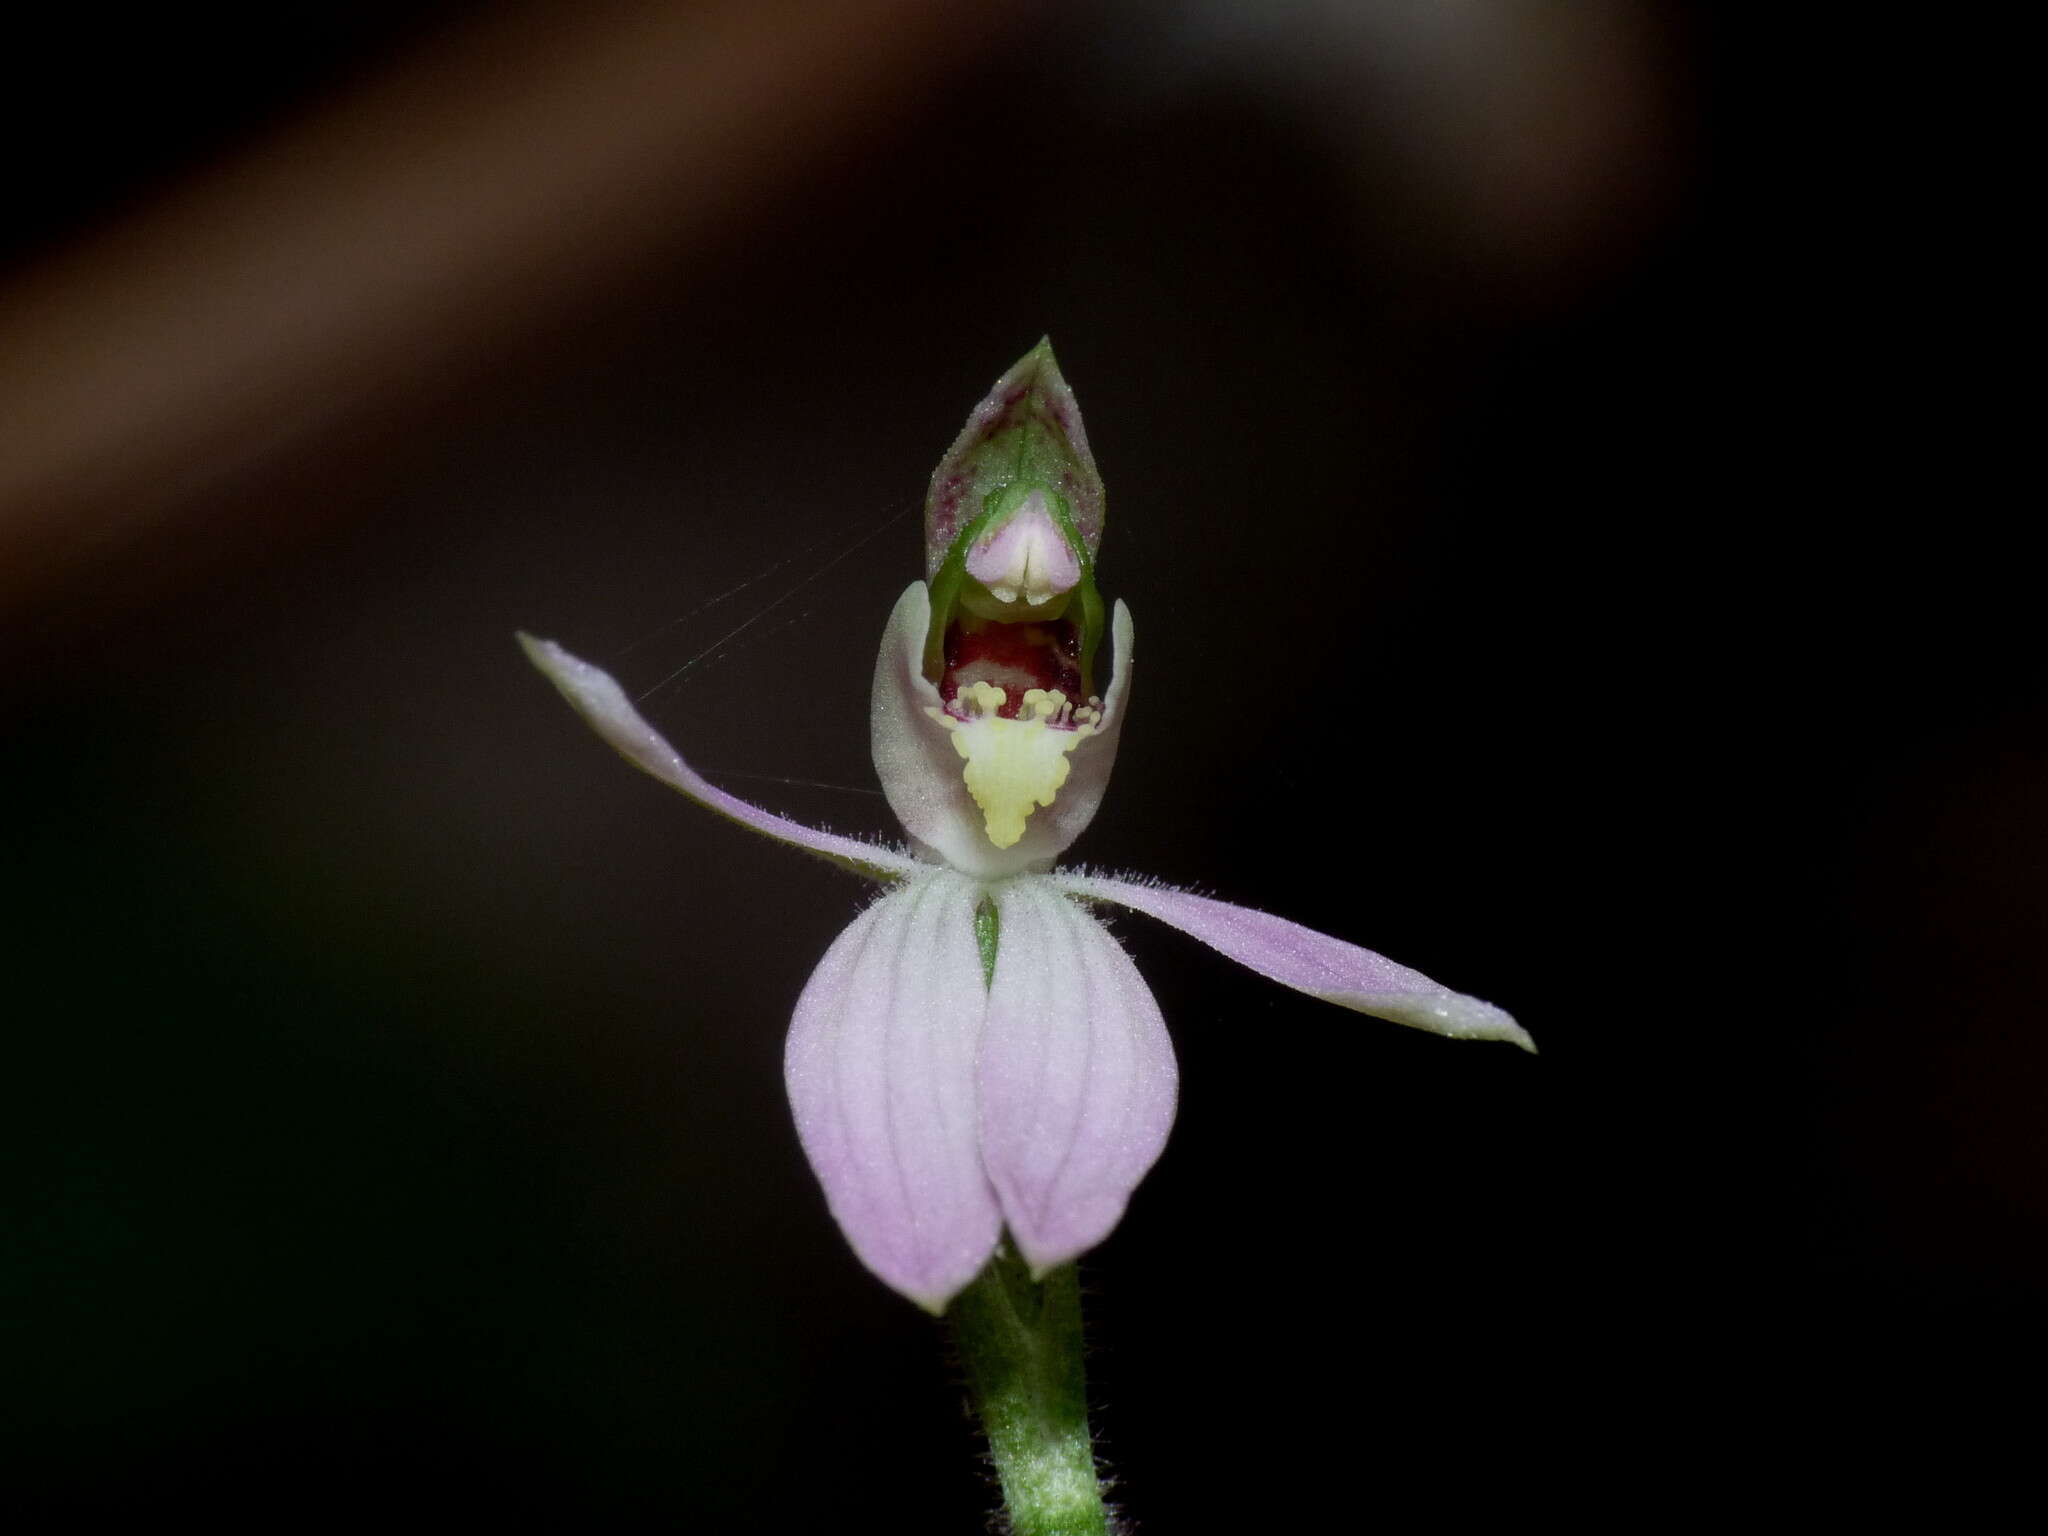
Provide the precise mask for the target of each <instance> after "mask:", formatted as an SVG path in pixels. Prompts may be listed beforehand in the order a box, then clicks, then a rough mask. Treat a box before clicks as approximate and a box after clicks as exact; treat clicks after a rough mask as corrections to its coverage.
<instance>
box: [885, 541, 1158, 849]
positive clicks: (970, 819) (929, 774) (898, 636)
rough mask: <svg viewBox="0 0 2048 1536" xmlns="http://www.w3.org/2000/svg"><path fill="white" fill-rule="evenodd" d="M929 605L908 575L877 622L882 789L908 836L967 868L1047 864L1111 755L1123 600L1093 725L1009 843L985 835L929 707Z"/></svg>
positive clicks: (1119, 703) (1126, 640) (1073, 833)
mask: <svg viewBox="0 0 2048 1536" xmlns="http://www.w3.org/2000/svg"><path fill="white" fill-rule="evenodd" d="M931 612H932V610H931V596H930V594H929V593H928V592H927V591H926V589H925V585H924V583H923V582H921V581H919V582H913V583H912V584H911V585H910V586H909V587H908V588H907V589H906V590H905V591H904V593H903V596H902V597H901V598H900V599H898V600H897V603H896V608H895V611H894V612H892V613H891V614H890V615H889V623H888V627H887V628H886V629H885V630H883V632H882V648H881V652H880V654H879V655H877V656H876V658H875V691H874V701H873V712H872V714H871V716H870V720H871V729H872V737H873V743H874V752H875V773H876V775H877V776H878V777H879V778H880V779H881V781H882V792H883V794H885V795H887V796H888V797H889V807H890V809H891V810H893V811H895V813H896V818H897V820H899V821H901V822H902V823H903V827H904V830H905V831H907V832H908V833H909V834H910V836H911V838H912V839H913V841H915V842H916V843H917V844H919V845H920V846H921V847H923V848H924V849H926V850H928V851H929V852H930V853H931V855H932V856H933V857H934V858H937V859H941V860H943V861H944V862H945V863H947V864H950V865H951V866H952V867H953V868H955V869H957V870H960V871H961V872H962V873H964V874H970V875H974V876H976V877H977V878H979V879H983V880H1000V879H1003V878H1004V877H1005V876H1008V875H1014V874H1018V873H1020V872H1022V871H1025V870H1043V869H1048V868H1050V867H1051V865H1052V861H1053V860H1054V859H1056V858H1058V857H1059V855H1060V854H1061V853H1063V852H1064V851H1065V850H1066V848H1067V845H1068V844H1069V843H1071V842H1073V841H1074V839H1075V838H1077V837H1079V836H1080V835H1081V834H1082V832H1083V831H1085V830H1086V829H1087V826H1088V823H1089V822H1091V821H1093V820H1094V819H1095V811H1096V808H1097V807H1098V806H1100V805H1101V804H1102V795H1103V791H1104V790H1106V789H1107V788H1108V787H1109V774H1110V770H1111V769H1112V768H1113V767H1114V766H1115V765H1116V748H1117V739H1118V737H1119V736H1120V734H1121V733H1122V730H1123V720H1124V708H1125V704H1126V701H1127V700H1128V698H1129V695H1130V687H1131V643H1132V629H1131V614H1130V610H1129V609H1128V608H1126V607H1125V606H1124V605H1123V604H1122V603H1118V604H1117V605H1116V613H1115V616H1114V619H1113V620H1112V623H1111V629H1110V633H1111V637H1112V641H1113V643H1114V645H1115V647H1116V663H1115V671H1114V673H1113V674H1112V676H1111V679H1110V684H1109V692H1108V693H1107V694H1105V695H1104V696H1103V700H1102V718H1101V720H1099V721H1098V722H1097V723H1096V728H1095V731H1094V734H1092V735H1090V736H1088V737H1087V738H1086V739H1085V740H1083V741H1082V742H1081V743H1080V744H1079V745H1078V746H1076V747H1075V748H1074V750H1073V751H1072V752H1071V753H1070V754H1068V757H1067V763H1068V770H1067V781H1066V783H1065V784H1063V785H1062V786H1061V787H1060V790H1059V793H1058V794H1057V795H1056V796H1055V797H1054V799H1053V803H1052V804H1051V805H1049V806H1042V807H1039V808H1038V809H1036V810H1034V811H1032V813H1031V815H1030V818H1029V819H1028V820H1027V821H1026V822H1025V825H1024V836H1023V837H1022V839H1021V840H1019V841H1018V842H1016V843H1015V844H1013V845H1012V846H1010V847H1008V848H998V847H996V846H995V844H994V843H992V842H990V841H989V839H988V832H987V830H986V824H985V821H984V818H983V815H982V811H981V807H979V806H978V805H976V804H975V803H974V797H973V796H972V795H970V794H969V793H968V792H967V780H966V777H965V775H964V774H963V772H962V768H963V764H962V762H961V759H960V753H959V750H958V749H957V748H956V747H955V746H954V745H953V739H952V737H951V735H950V734H949V733H948V732H947V731H946V729H945V728H944V727H943V726H941V725H940V724H939V723H938V722H937V721H936V720H934V719H933V718H932V716H931V714H930V711H932V710H935V709H938V708H939V707H940V704H939V690H938V689H937V688H935V687H934V686H933V685H932V684H931V682H930V680H929V679H927V678H926V677H925V675H924V649H925V632H926V631H927V630H928V629H929V628H930V626H931Z"/></svg>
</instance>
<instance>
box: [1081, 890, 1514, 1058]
mask: <svg viewBox="0 0 2048 1536" xmlns="http://www.w3.org/2000/svg"><path fill="white" fill-rule="evenodd" d="M1053 879H1054V880H1055V881H1056V882H1057V883H1058V884H1059V885H1060V886H1062V887H1063V888H1065V889H1066V890H1069V891H1072V892H1073V893H1074V894H1075V895H1077V896H1084V897H1087V898H1089V899H1090V900H1095V901H1113V902H1116V903H1118V904H1119V905H1121V906H1126V907H1129V908H1131V909H1132V910H1133V911H1137V912H1143V913H1144V914H1145V915H1146V916H1148V917H1156V918H1158V919H1159V921H1161V922H1162V923H1167V924H1170V925H1171V926H1173V927H1175V928H1178V929H1180V931H1181V932H1182V933H1186V934H1192V935H1193V936H1194V937H1195V938H1198V939H1200V940H1201V941H1202V942H1203V943H1204V944H1207V945H1208V946H1209V947H1210V948H1211V949H1214V950H1217V951H1219V952H1221V953H1223V954H1225V955H1228V956H1229V957H1230V958H1231V959H1233V960H1235V961H1236V962H1237V963H1238V964H1240V965H1243V966H1247V967H1249V968H1250V969H1252V970H1254V971H1257V972H1258V973H1259V974H1260V975H1261V976H1264V977H1266V978H1268V979H1269V980H1272V981H1277V982H1279V983H1280V985H1282V986H1283V987H1292V988H1294V990H1295V991H1297V992H1306V993H1308V994H1309V996H1311V997H1320V998H1322V999H1323V1000H1324V1001H1325V1002H1331V1003H1335V1004H1337V1005H1338V1006H1339V1007H1341V1008H1351V1009H1355V1010H1356V1011H1357V1012H1359V1013H1369V1014H1371V1015H1372V1016H1373V1017H1374V1018H1376V1019H1387V1020H1390V1021H1391V1022H1393V1023H1395V1024H1408V1025H1412V1026H1413V1027H1414V1028H1416V1029H1427V1030H1430V1031H1432V1032H1434V1033H1436V1034H1439V1035H1453V1036H1457V1037H1459V1038H1461V1039H1467V1040H1511V1041H1513V1042H1514V1043H1515V1044H1516V1045H1519V1046H1520V1047H1521V1048H1522V1049H1523V1050H1525V1051H1531V1052H1533V1051H1534V1050H1535V1049H1536V1042H1535V1041H1533V1040H1531V1039H1530V1038H1529V1032H1528V1031H1527V1030H1525V1029H1523V1028H1522V1026H1521V1025H1519V1024H1517V1023H1516V1022H1515V1021H1514V1019H1513V1018H1511V1017H1510V1016H1509V1015H1508V1013H1507V1012H1506V1011H1505V1010H1504V1009H1500V1008H1496V1007H1494V1005H1493V1004H1491V1003H1484V1002H1481V1001H1480V1000H1479V999H1478V998H1476V997H1467V996H1466V995H1465V994H1464V993H1462V992H1453V991H1452V990H1451V989H1450V988H1449V987H1444V986H1439V985H1438V984H1437V983H1436V982H1433V981H1431V980H1430V979H1429V978H1428V977H1427V976H1425V975H1423V974H1422V973H1421V972H1420V971H1411V970H1409V969H1408V967H1407V966H1405V965H1396V964H1395V963H1394V962H1393V961H1391V960H1389V959H1387V958H1386V957H1385V956H1383V955H1376V954H1374V953H1373V952H1372V951H1371V950H1369V949H1360V948H1359V947H1358V946H1357V945H1356V944H1347V943H1345V942H1344V940H1342V939H1333V938H1331V937H1330V936H1329V935H1328V934H1325V933H1317V932H1316V931H1315V930H1314V929H1313V928H1304V927H1302V925H1301V924H1299V923H1290V922H1289V921H1288V920H1287V919H1286V918H1284V917H1273V916H1270V915H1269V914H1267V913H1264V912H1258V911H1254V910H1253V909H1252V908H1250V907H1239V906H1233V905H1231V904H1230V903H1229V902H1227V901H1214V900H1212V899H1210V898H1209V897H1207V896H1195V895H1191V894H1189V893H1188V892H1186V891H1176V890H1174V889H1172V888H1171V887H1169V886H1158V885H1139V884H1134V883H1132V882H1130V881H1125V880H1105V879H1102V878H1101V877H1099V876H1096V875H1082V874H1064V873H1063V874H1059V875H1055V876H1054V877H1053Z"/></svg>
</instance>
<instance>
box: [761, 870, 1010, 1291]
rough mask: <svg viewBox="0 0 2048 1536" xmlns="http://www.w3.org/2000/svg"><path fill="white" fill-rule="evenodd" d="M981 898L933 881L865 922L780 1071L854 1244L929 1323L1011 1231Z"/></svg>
mask: <svg viewBox="0 0 2048 1536" xmlns="http://www.w3.org/2000/svg"><path fill="white" fill-rule="evenodd" d="M979 900H980V890H979V888H978V887H977V886H976V885H975V884H974V883H973V882H972V881H970V880H966V879H963V878H962V877H960V876H959V875H955V874H952V873H950V872H946V871H938V870H935V871H931V872H929V873H927V874H926V875H925V876H924V877H923V878H921V879H918V880H913V881H911V882H910V883H909V884H908V885H905V886H904V887H902V888H901V889H900V890H896V891H892V892H890V893H889V894H888V895H887V896H884V897H883V898H882V899H881V900H880V901H878V902H876V903H875V904H874V905H873V906H871V907H869V908H868V909H867V910H866V911H865V912H863V913H862V914H861V915H860V916H859V917H857V918H855V919H854V921H853V925H852V926H851V927H849V928H848V929H847V930H846V931H845V932H844V933H842V934H840V935H839V937H838V938H837V939H835V940H834V941H833V943H832V947H831V948H830V949H828V950H827V951H826V952H825V958H824V959H823V960H821V961H819V962H818V968H817V970H816V971H815V972H813V973H812V975H811V979H810V982H809V983H808V984H807V985H806V986H805V987H804V992H803V996H802V997H801V998H800V999H799V1000H798V1001H797V1005H796V1017H795V1018H794V1019H793V1020H792V1022H791V1024H790V1028H789V1044H788V1047H787V1049H786V1051H785V1053H784V1057H783V1069H784V1077H785V1080H786V1081H787V1083H788V1085H789V1103H790V1108H791V1109H792V1110H794V1111H795V1113H796V1129H797V1135H798V1136H799V1137H800V1138H801V1139H802V1141H803V1145H804V1152H805V1154H806V1155H807V1156H808V1157H809V1158H810V1160H811V1167H812V1169H813V1170H814V1171H815V1172H816V1173H817V1175H818V1182H819V1183H820V1184H822V1185H824V1186H825V1202H826V1204H827V1205H829V1206H830V1207H831V1210H832V1215H833V1217H834V1218H835V1219H836V1220H837V1221H838V1223H839V1226H840V1230H842V1231H843V1232H845V1234H846V1240H847V1242H849V1243H851V1244H852V1245H853V1251H854V1252H855V1253H856V1254H857V1255H859V1257H860V1261H861V1262H862V1263H863V1264H865V1265H867V1267H868V1268H869V1269H871V1270H873V1271H874V1272H875V1273H876V1274H877V1275H879V1276H880V1277H881V1278H882V1279H883V1280H885V1281H886V1282H888V1284H889V1285H891V1286H893V1287H894V1288H895V1289H896V1290H898V1291H901V1292H902V1293H903V1294H904V1295H905V1296H908V1297H909V1298H910V1299H911V1300H912V1301H914V1302H916V1303H917V1304H918V1305H919V1306H921V1307H925V1308H927V1309H928V1310H930V1311H932V1312H940V1311H943V1310H944V1309H945V1305H946V1303H947V1302H948V1301H950V1300H951V1299H952V1298H953V1295H954V1293H955V1292H957V1291H958V1290H959V1289H960V1288H961V1287H962V1286H964V1285H966V1284H967V1282H968V1281H970V1280H972V1279H973V1278H974V1277H975V1276H976V1275H977V1274H979V1273H980V1272H981V1267H982V1265H984V1264H986V1263H987V1262H988V1258H989V1255H990V1254H992V1253H993V1252H995V1246H996V1239H997V1237H998V1236H1000V1235H1001V1232H1002V1213H1001V1211H1000V1210H999V1209H998V1208H997V1205H996V1197H995V1192H994V1191H993V1190H992V1189H990V1188H989V1182H988V1176H987V1174H985V1173H984V1172H983V1171H982V1166H981V1150H980V1139H979V1135H978V1133H977V1129H976V1122H975V1108H974V1097H975V1081H974V1078H975V1054H976V1050H977V1047H978V1046H979V1044H980V1041H981V1034H982V1020H983V1016H984V1015H985V1013H986V1012H987V1009H988V993H987V989H986V986H985V984H984V982H983V979H982V970H981V954H980V951H979V950H978V949H977V948H976V946H975V940H974V908H975V905H976V903H977V902H978V901H979Z"/></svg>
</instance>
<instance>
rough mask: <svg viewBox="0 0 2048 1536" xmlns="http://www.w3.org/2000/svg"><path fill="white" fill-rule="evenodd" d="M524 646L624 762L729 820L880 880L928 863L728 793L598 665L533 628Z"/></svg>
mask: <svg viewBox="0 0 2048 1536" xmlns="http://www.w3.org/2000/svg"><path fill="white" fill-rule="evenodd" d="M519 644H520V647H521V648H522V649H523V650H524V651H525V652H526V657H527V660H529V661H531V662H532V663H533V664H534V665H535V666H536V667H538V668H540V670H541V672H542V673H543V674H544V675H545V676H546V677H547V679H548V681H549V682H551V683H553V684H554V685H555V686H556V687H557V688H559V689H560V690H561V692H562V697H563V698H565V699H567V700H568V701H569V703H570V704H571V705H572V706H573V707H574V708H575V710H576V712H577V713H578V714H580V715H582V716H583V718H584V719H585V720H586V721H588V722H589V723H590V725H591V728H592V729H594V730H595V731H596V732H597V734H598V735H600V736H602V737H603V738H604V739H605V740H606V741H607V742H609V743H610V744H611V745H612V746H613V747H614V748H615V749H617V751H618V752H619V754H620V755H621V756H623V757H624V758H625V759H626V761H627V762H629V763H631V764H632V765H633V766H634V767H636V768H639V769H641V770H642V771H644V772H646V773H651V774H652V775H654V777H655V778H657V779H659V780H661V782H662V783H664V784H666V785H668V786H669V787H670V788H671V789H679V790H681V791H682V792H683V793H684V794H686V795H688V796H689V797H690V798H691V799H692V800H694V801H696V802H697V803H698V804H699V805H701V806H703V807H704V808H705V809H706V810H709V811H716V812H717V813H718V814H719V815H721V816H723V817H725V818H727V819H728V820H730V821H736V822H738V823H739V824H740V825H741V826H743V827H750V828H752V829H753V830H754V831H756V832H759V833H761V834H762V835H763V836H766V837H772V838H774V839H775V840H776V841H778V842H783V843H789V844H791V845H793V846H795V847H798V848H802V849H804V850H805V851H806V852H808V853H815V854H818V855H819V856H821V857H823V858H827V859H830V860H832V861H833V862H834V863H836V864H843V865H846V866H848V867H850V868H852V869H853V870H854V871H855V872H856V873H857V874H863V875H868V876H871V877H873V878H875V879H878V880H899V879H902V878H903V877H904V876H906V875H911V874H915V873H917V872H918V871H919V870H921V869H923V868H924V867H925V866H924V865H922V864H920V863H919V862H918V861H917V860H915V859H912V858H908V857H906V856H905V855H903V854H900V853H897V852H895V851H893V850H892V849H888V848H882V847H878V846H877V845H876V844H874V843H866V842H862V841H861V840H860V839H859V838H856V837H842V836H840V835H839V834H838V833H836V832H826V831H822V830H820V829H819V828H817V827H807V826H805V825H804V824H803V823H802V822H800V821H791V820H790V819H789V818H788V817H787V816H778V815H776V814H775V813H774V812H773V811H764V810H762V809H761V807H759V806H758V805H750V804H749V803H748V802H746V801H745V800H742V799H740V798H739V796H737V795H729V794H727V793H726V792H725V791H724V790H722V789H720V788H718V787H717V786H716V785H715V784H713V783H711V782H710V781H709V780H708V779H706V778H705V777H704V776H703V775H702V774H700V773H698V772H697V770H696V769H694V768H692V767H691V766H690V765H689V764H688V763H686V762H684V761H683V759H682V756H681V754H679V753H678V752H677V751H676V749H675V748H674V747H672V746H670V745H669V744H668V742H667V741H666V740H664V739H663V737H662V734H661V732H659V731H657V730H656V729H655V728H654V727H653V726H651V725H649V724H648V723H647V722H646V721H645V720H644V719H642V718H641V716H640V712H639V711H638V710H636V709H634V708H633V706H632V704H630V703H629V702H628V701H627V699H626V695H625V691H624V690H623V689H621V688H620V687H619V685H618V682H617V680H616V679H614V678H613V677H612V675H611V674H610V673H609V672H606V671H605V670H604V669H603V668H601V667H594V666H592V665H591V664H590V663H589V662H587V661H581V660H578V659H577V658H576V657H574V656H571V655H570V654H569V653H568V652H567V651H565V650H563V649H562V648H561V647H560V646H559V645H557V644H555V642H554V641H552V640H537V639H535V638H534V637H533V636H532V635H524V634H522V635H521V636H520V637H519Z"/></svg>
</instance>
